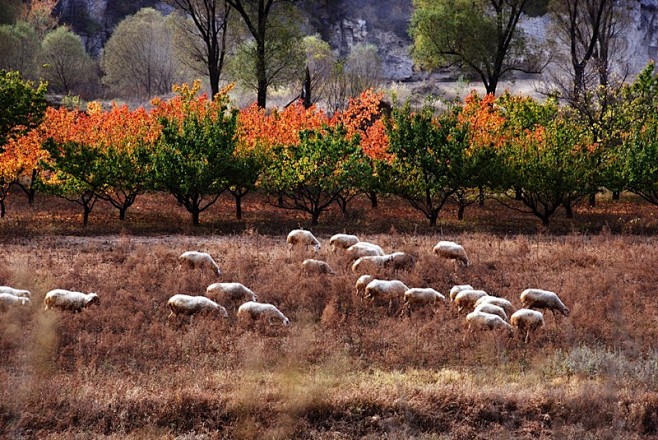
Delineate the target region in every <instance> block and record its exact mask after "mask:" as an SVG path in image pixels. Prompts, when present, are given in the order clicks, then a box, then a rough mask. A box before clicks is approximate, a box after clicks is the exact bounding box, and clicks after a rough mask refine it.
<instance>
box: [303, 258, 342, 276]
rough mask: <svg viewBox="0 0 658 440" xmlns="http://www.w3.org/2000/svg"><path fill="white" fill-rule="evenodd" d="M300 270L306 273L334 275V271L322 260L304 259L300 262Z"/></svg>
mask: <svg viewBox="0 0 658 440" xmlns="http://www.w3.org/2000/svg"><path fill="white" fill-rule="evenodd" d="M302 270H303V271H304V273H306V274H307V275H313V274H315V275H335V274H336V272H335V271H334V270H333V269H332V268H331V266H329V264H327V263H326V262H324V261H321V260H313V259H310V258H309V259H306V260H304V261H303V262H302Z"/></svg>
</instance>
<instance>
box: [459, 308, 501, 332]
mask: <svg viewBox="0 0 658 440" xmlns="http://www.w3.org/2000/svg"><path fill="white" fill-rule="evenodd" d="M466 322H467V323H468V330H469V332H473V331H474V330H507V331H509V332H510V334H511V332H512V326H511V325H509V324H508V323H506V322H505V321H504V320H503V318H501V317H500V316H498V315H492V314H491V313H484V312H471V313H469V314H468V315H466Z"/></svg>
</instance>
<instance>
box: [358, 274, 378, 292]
mask: <svg viewBox="0 0 658 440" xmlns="http://www.w3.org/2000/svg"><path fill="white" fill-rule="evenodd" d="M374 279H375V277H373V276H372V275H361V276H360V277H359V279H358V280H356V284H355V285H354V288H355V290H356V296H358V297H364V296H365V294H366V286H367V285H368V283H370V281H372V280H374Z"/></svg>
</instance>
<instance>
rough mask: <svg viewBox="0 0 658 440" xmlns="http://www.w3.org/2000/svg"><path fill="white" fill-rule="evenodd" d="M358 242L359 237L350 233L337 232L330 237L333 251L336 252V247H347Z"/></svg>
mask: <svg viewBox="0 0 658 440" xmlns="http://www.w3.org/2000/svg"><path fill="white" fill-rule="evenodd" d="M358 242H359V237H357V236H356V235H349V234H336V235H334V236H332V237H331V238H330V239H329V244H330V245H331V251H332V252H336V249H343V250H344V249H347V248H349V247H350V246H352V245H355V244H357V243H358Z"/></svg>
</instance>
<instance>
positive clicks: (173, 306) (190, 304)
mask: <svg viewBox="0 0 658 440" xmlns="http://www.w3.org/2000/svg"><path fill="white" fill-rule="evenodd" d="M167 306H169V310H171V313H170V314H169V316H168V317H167V319H171V318H173V317H176V316H178V315H196V314H198V313H218V314H219V315H220V316H222V317H223V318H228V312H227V311H226V309H225V308H224V307H222V306H220V305H219V304H217V303H216V302H215V301H213V300H211V299H210V298H206V297H205V296H191V295H183V294H180V293H179V294H176V295H174V296H172V297H171V298H169V301H167Z"/></svg>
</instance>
